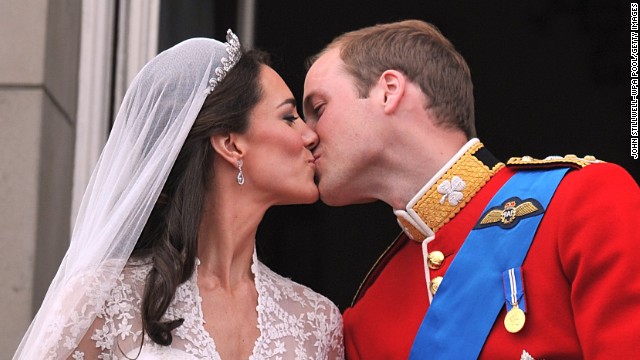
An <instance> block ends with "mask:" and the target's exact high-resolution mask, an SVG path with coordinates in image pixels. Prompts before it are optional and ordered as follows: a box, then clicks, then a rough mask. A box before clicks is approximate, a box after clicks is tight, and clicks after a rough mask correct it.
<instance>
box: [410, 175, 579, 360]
mask: <svg viewBox="0 0 640 360" xmlns="http://www.w3.org/2000/svg"><path fill="white" fill-rule="evenodd" d="M568 170H569V169H568V168H560V169H553V170H535V171H520V172H517V173H516V174H515V175H513V176H512V177H511V179H509V181H508V182H507V183H506V184H504V185H503V186H502V188H501V189H500V190H499V191H498V192H497V193H496V194H495V195H494V197H493V199H491V201H490V202H489V204H488V205H487V208H486V209H485V211H484V213H483V219H482V220H481V222H485V219H487V220H486V222H485V223H484V224H483V223H481V222H479V223H478V224H477V225H476V227H475V228H474V229H473V230H472V231H471V232H470V233H469V236H468V237H467V239H466V240H465V242H464V244H463V245H462V247H461V248H460V251H459V252H458V254H457V255H456V256H455V258H454V260H453V262H452V263H451V266H450V267H449V269H448V270H447V272H446V275H445V276H444V278H443V280H442V283H441V284H440V286H439V288H438V293H437V295H436V296H434V298H433V301H432V303H431V305H430V307H429V310H428V311H427V314H426V315H425V317H424V319H423V320H422V324H421V325H420V329H419V330H418V333H417V334H416V337H415V339H414V342H413V347H412V348H411V353H410V356H409V359H410V360H420V359H477V358H478V355H479V354H480V351H481V350H482V347H483V345H484V342H485V340H486V338H487V336H488V335H489V332H490V331H491V328H492V327H493V324H494V322H495V320H496V317H497V316H498V314H499V312H500V309H501V308H502V306H503V304H504V301H505V299H504V289H503V281H502V274H503V272H504V271H505V270H507V269H511V268H518V267H519V266H520V265H522V262H523V261H524V258H525V256H526V255H527V252H528V250H529V247H530V246H531V243H532V241H533V238H534V236H535V233H536V231H537V229H538V225H539V224H540V221H541V220H542V216H543V215H544V211H545V209H546V208H547V205H548V204H549V202H550V201H551V197H552V196H553V194H554V192H555V190H556V188H557V187H558V184H559V183H560V181H561V180H562V178H563V177H564V175H565V173H566V172H567V171H568ZM505 204H511V205H513V204H515V207H513V206H512V208H509V209H507V206H506V205H505ZM522 204H524V205H523V206H522V207H520V206H519V205H522ZM529 205H533V206H529ZM538 207H540V208H539V209H538V211H533V209H534V208H538ZM516 208H517V211H516ZM526 208H528V210H527V209H526ZM501 209H502V210H501ZM529 210H530V211H529ZM516 213H520V214H522V213H524V214H526V215H523V216H517V215H516ZM501 215H502V219H503V220H504V218H506V220H505V221H500V220H501V218H500V217H501ZM496 216H497V221H494V220H495V218H496ZM510 216H511V217H512V218H509V217H510ZM492 219H493V220H492ZM509 220H512V221H511V222H509Z"/></svg>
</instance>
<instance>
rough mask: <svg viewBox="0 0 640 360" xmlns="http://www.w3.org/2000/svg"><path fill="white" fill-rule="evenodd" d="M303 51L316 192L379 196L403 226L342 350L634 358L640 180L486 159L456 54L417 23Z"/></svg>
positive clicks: (331, 198)
mask: <svg viewBox="0 0 640 360" xmlns="http://www.w3.org/2000/svg"><path fill="white" fill-rule="evenodd" d="M310 64H311V66H310V68H309V71H308V73H307V76H306V80H305V86H304V100H303V108H304V114H305V118H306V120H307V122H308V123H309V124H310V125H311V126H312V127H313V128H314V129H315V131H316V132H317V133H318V136H319V138H320V142H319V144H318V146H317V147H316V148H315V149H314V155H315V158H316V167H317V179H318V186H319V189H320V194H321V198H322V200H323V201H324V202H325V203H327V204H329V205H335V206H340V205H347V204H356V203H366V202H372V201H375V200H382V201H384V202H385V203H387V204H388V205H390V206H391V207H392V208H393V209H394V213H395V215H396V216H397V219H398V223H399V224H400V226H401V227H402V229H403V232H402V234H401V235H400V236H399V237H398V238H397V239H396V240H395V241H394V242H393V244H392V245H391V246H390V247H389V249H388V250H387V251H386V252H385V253H384V254H383V255H382V256H381V258H380V260H379V261H378V262H377V263H376V265H375V266H374V268H373V269H372V270H371V272H370V273H369V275H368V277H367V278H366V279H365V280H364V283H363V285H362V287H361V289H360V290H359V292H358V294H357V295H356V298H355V300H354V303H353V304H352V306H351V307H350V308H348V309H347V310H346V311H345V313H344V324H345V345H346V350H347V355H348V358H349V359H383V358H384V359H387V358H389V359H403V358H410V359H426V358H429V359H452V358H455V359H465V358H469V359H475V358H483V359H533V358H535V359H554V358H556V359H558V358H561V359H582V358H587V359H593V358H597V359H604V358H607V359H615V358H635V357H639V356H640V347H639V345H638V334H640V261H638V260H639V259H640V236H639V235H638V231H637V229H636V228H637V226H638V225H639V224H640V212H639V211H638V210H639V209H640V189H639V188H638V185H637V184H636V183H635V181H634V180H633V179H632V178H631V176H630V175H629V174H628V173H627V172H626V171H625V170H623V169H622V168H621V167H619V166H617V165H614V164H610V163H604V162H601V161H599V160H597V159H595V158H594V157H592V156H585V157H584V158H580V157H577V156H574V155H567V156H564V157H549V158H546V159H533V158H530V157H527V156H525V157H521V158H512V159H510V160H509V161H508V162H507V163H506V164H505V163H503V162H501V161H499V160H497V159H496V158H495V157H494V156H493V155H492V154H491V153H490V152H489V150H487V149H486V148H485V147H484V145H483V144H482V143H481V142H480V141H479V140H478V139H477V138H476V131H475V125H474V121H475V120H474V99H473V85H472V82H471V76H470V72H469V68H468V67H467V64H466V62H465V60H464V59H463V58H462V56H461V55H460V54H459V53H458V52H457V51H456V50H455V48H454V47H453V45H452V44H451V43H450V42H449V40H447V39H446V38H445V37H444V36H443V35H442V34H441V33H440V32H439V31H438V30H437V29H436V28H435V27H434V26H432V25H430V24H428V23H425V22H422V21H417V20H411V21H403V22H397V23H390V24H383V25H376V26H373V27H368V28H364V29H361V30H357V31H353V32H350V33H346V34H344V35H342V36H340V37H338V38H336V39H334V41H333V42H331V43H330V44H329V45H328V46H327V47H326V48H325V49H324V50H323V51H322V52H320V53H319V54H318V55H316V56H315V57H314V58H312V59H311V62H310ZM614 194H615V195H614Z"/></svg>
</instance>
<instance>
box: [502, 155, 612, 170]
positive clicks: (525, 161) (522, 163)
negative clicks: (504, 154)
mask: <svg viewBox="0 0 640 360" xmlns="http://www.w3.org/2000/svg"><path fill="white" fill-rule="evenodd" d="M601 162H603V161H602V160H598V159H596V158H595V156H591V155H587V156H585V157H582V158H580V157H577V156H576V155H573V154H569V155H565V156H547V157H546V158H544V159H535V158H532V157H531V156H523V157H512V158H511V159H509V161H507V166H509V167H515V168H540V167H542V168H553V167H560V166H569V167H572V168H576V169H580V168H583V167H585V166H587V165H590V164H594V163H601Z"/></svg>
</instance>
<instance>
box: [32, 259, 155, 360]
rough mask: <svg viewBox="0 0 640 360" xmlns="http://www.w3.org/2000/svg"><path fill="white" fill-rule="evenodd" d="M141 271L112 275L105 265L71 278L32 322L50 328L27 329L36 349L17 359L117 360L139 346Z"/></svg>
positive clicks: (142, 285)
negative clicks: (124, 353)
mask: <svg viewBox="0 0 640 360" xmlns="http://www.w3.org/2000/svg"><path fill="white" fill-rule="evenodd" d="M117 268H121V267H117ZM144 273H145V270H144V269H142V270H140V269H136V268H135V267H134V269H133V270H132V269H131V268H130V269H127V270H126V271H123V272H122V273H117V274H116V273H114V272H112V271H110V269H109V267H108V266H103V267H102V268H101V269H100V271H94V272H92V271H87V272H83V273H82V274H78V275H76V276H74V277H73V278H72V279H70V281H69V282H68V283H67V284H66V286H65V287H64V290H63V291H62V292H60V293H59V296H58V297H57V298H56V299H51V301H49V302H48V304H49V306H48V307H47V308H46V309H45V308H42V309H41V311H40V312H39V316H41V318H40V319H36V324H37V321H43V322H44V323H46V324H48V326H47V327H46V328H41V327H35V328H33V329H30V332H32V334H31V335H32V336H33V337H34V338H37V339H38V341H37V344H38V345H37V346H35V347H32V348H30V349H25V351H24V352H23V354H21V357H20V359H74V360H79V359H117V358H118V355H117V354H121V352H120V350H123V351H125V352H126V351H130V350H131V349H134V348H135V346H139V344H140V341H141V339H140V338H141V334H142V326H141V321H140V316H139V312H140V311H139V309H140V296H139V295H140V290H141V289H143V288H144V277H145V276H144ZM106 289H110V291H108V290H106ZM43 310H44V311H43ZM136 344H138V345H136Z"/></svg>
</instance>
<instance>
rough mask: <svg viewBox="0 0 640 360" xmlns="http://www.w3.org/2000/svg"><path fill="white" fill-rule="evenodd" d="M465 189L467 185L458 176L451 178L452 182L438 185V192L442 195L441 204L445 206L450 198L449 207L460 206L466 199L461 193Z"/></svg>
mask: <svg viewBox="0 0 640 360" xmlns="http://www.w3.org/2000/svg"><path fill="white" fill-rule="evenodd" d="M465 187H467V184H466V183H465V182H464V180H462V179H461V178H460V177H458V176H454V177H453V178H451V181H449V180H445V181H443V182H442V183H441V184H440V185H438V192H439V193H440V194H442V198H441V199H440V204H441V205H444V200H445V199H447V198H449V205H451V206H456V205H458V204H459V203H460V201H461V200H462V198H463V197H464V195H463V194H462V193H461V191H462V190H464V188H465Z"/></svg>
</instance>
